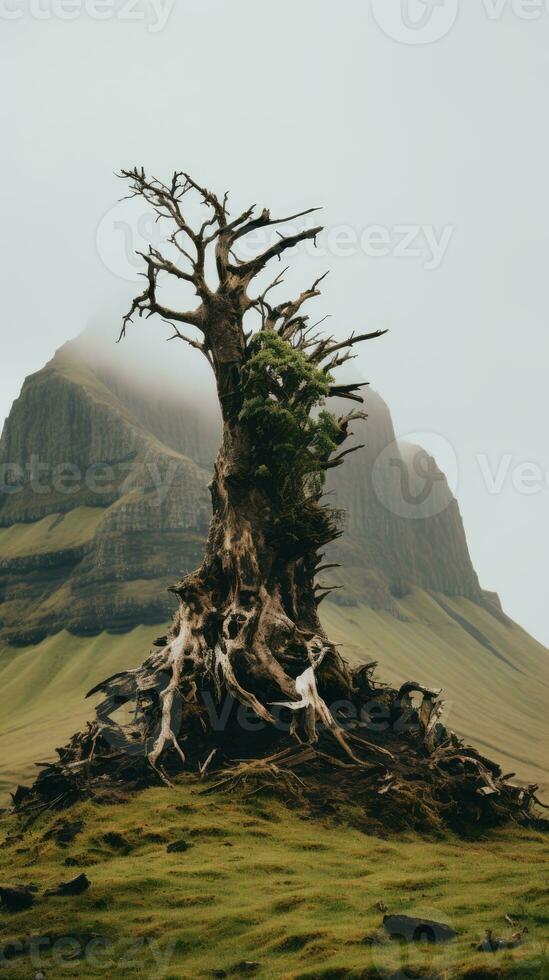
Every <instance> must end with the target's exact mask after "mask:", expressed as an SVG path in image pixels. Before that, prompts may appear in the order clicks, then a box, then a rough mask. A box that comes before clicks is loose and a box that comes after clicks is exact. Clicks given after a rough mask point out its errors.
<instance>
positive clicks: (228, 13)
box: [0, 0, 549, 645]
mask: <svg viewBox="0 0 549 980" xmlns="http://www.w3.org/2000/svg"><path fill="white" fill-rule="evenodd" d="M69 17H70V19H68V18H69ZM548 41H549V13H548V12H547V10H546V5H545V3H544V2H542V0H540V3H539V4H537V3H536V0H534V2H533V3H531V2H529V3H527V2H526V0H525V2H524V3H523V4H521V3H520V2H518V0H514V2H513V3H511V2H505V0H477V2H475V3H470V2H467V3H465V0H462V2H461V3H460V2H459V0H443V2H442V4H436V5H434V6H433V5H432V4H430V3H426V2H424V0H402V4H401V0H339V2H338V3H335V2H334V0H328V2H327V0H291V2H289V0H276V2H274V0H271V2H266V0H263V2H259V0H230V2H229V0H219V2H216V0H192V2H189V0H176V3H174V4H173V5H172V4H171V3H170V0H156V3H153V2H152V0H150V2H147V0H141V3H134V2H133V0H132V2H130V0H40V2H38V0H0V51H1V65H2V67H1V72H2V75H3V78H2V91H3V94H4V98H3V100H2V107H1V109H0V116H1V124H2V145H3V151H4V152H3V168H2V169H3V179H2V181H1V182H0V194H1V197H2V202H1V204H2V242H1V249H2V256H1V269H2V277H3V286H2V296H3V303H2V327H1V329H2V348H1V350H2V357H1V363H0V416H1V418H3V417H4V416H5V415H6V414H7V413H8V412H9V409H10V405H11V402H12V401H13V399H14V398H15V397H16V396H17V394H18V392H19V390H20V387H21V383H22V381H23V379H24V378H25V376H26V375H28V374H30V373H31V372H33V371H35V370H37V369H39V368H40V367H41V366H42V365H43V364H44V362H45V361H46V360H47V359H48V358H49V357H51V355H52V354H53V352H54V351H55V349H56V348H57V347H58V346H60V345H61V344H62V343H63V342H64V341H65V340H66V339H67V338H69V337H71V336H73V335H75V334H77V333H79V332H80V331H81V330H82V329H83V328H84V327H85V326H86V324H87V322H88V321H89V318H90V316H94V315H97V314H98V313H100V314H101V315H103V316H104V317H107V318H110V317H112V321H113V334H114V331H115V327H116V322H117V318H118V315H119V313H120V312H121V311H122V308H123V306H124V305H125V303H126V302H127V301H128V300H129V298H130V297H131V295H132V294H133V291H134V289H135V266H134V265H133V263H132V259H131V249H132V247H134V245H135V244H137V247H142V246H143V243H144V237H143V236H146V235H147V229H148V228H149V225H148V223H147V216H146V214H145V215H143V214H141V213H140V212H138V213H136V212H135V211H132V210H131V209H128V206H127V205H121V206H119V207H118V208H116V207H114V209H113V206H114V205H115V202H116V199H117V197H118V196H119V194H120V191H121V185H120V182H119V181H117V180H116V179H115V178H114V177H113V171H115V170H116V169H117V168H120V167H123V166H132V165H133V164H134V163H138V164H143V165H144V166H145V167H147V168H150V169H151V170H152V171H153V172H154V173H155V174H156V175H159V176H160V175H168V174H169V173H170V172H171V171H172V170H173V169H174V168H181V169H186V170H189V171H191V172H192V173H193V174H194V175H195V176H196V178H197V179H198V180H200V181H202V182H204V183H206V184H208V185H209V186H211V187H212V188H213V189H218V190H219V191H223V190H225V189H226V188H230V189H231V191H232V193H233V197H234V202H235V208H236V207H237V206H238V205H242V206H244V205H246V204H249V203H253V202H258V204H260V205H262V206H263V205H268V206H270V207H271V209H272V210H273V212H274V211H276V212H278V213H280V214H284V213H287V212H288V211H289V212H291V211H294V210H298V209H301V208H305V207H309V206H312V205H317V204H322V205H323V206H324V213H323V215H322V221H323V222H324V224H325V226H326V228H327V230H328V233H327V235H325V236H324V237H323V238H322V239H321V240H320V241H319V245H320V246H321V248H320V254H319V255H318V256H317V257H313V255H312V254H307V253H305V254H303V256H302V257H300V258H299V260H294V272H293V276H294V279H295V282H296V283H297V282H298V281H299V282H300V283H303V285H306V284H308V283H309V280H310V279H311V276H313V277H314V276H315V275H316V274H320V273H321V272H323V271H324V270H325V269H326V268H328V267H329V268H331V270H332V272H331V276H330V277H329V279H328V280H327V281H326V284H325V286H326V288H325V294H324V299H323V300H322V301H321V302H320V303H319V301H317V304H318V305H317V309H318V313H319V316H320V315H322V314H323V313H325V312H326V313H327V312H329V313H331V314H332V321H331V325H332V329H333V330H334V331H340V330H341V331H343V330H346V331H348V330H351V329H359V328H368V327H370V326H374V327H376V326H379V325H386V326H389V327H390V334H389V335H388V337H387V338H386V339H384V340H383V341H381V342H378V343H376V345H368V346H367V347H366V348H365V349H364V350H363V351H362V353H361V355H360V361H359V364H360V369H361V371H362V372H363V373H364V374H365V375H366V376H367V377H368V378H369V379H370V380H371V381H372V383H373V384H374V386H375V387H376V388H377V389H378V390H379V391H380V393H381V394H382V395H383V396H384V397H385V399H386V400H387V401H388V403H389V405H390V407H391V409H392V412H393V416H394V420H395V426H396V429H397V432H398V433H399V434H400V435H401V436H403V437H406V436H409V437H410V438H411V440H412V441H416V442H417V441H419V442H423V443H425V444H426V445H427V447H428V448H433V449H434V451H435V452H436V454H437V459H438V461H439V463H440V464H441V466H442V467H443V468H446V469H449V470H450V471H451V472H452V474H454V475H457V479H456V480H454V476H452V480H453V482H457V487H456V489H457V495H458V498H459V502H460V505H461V509H462V513H463V516H464V521H465V525H466V529H467V533H468V539H469V544H470V548H471V552H472V556H473V560H474V563H475V565H476V568H477V570H478V573H479V575H480V578H481V582H482V584H483V585H484V586H485V587H486V588H489V589H494V590H497V591H498V592H499V593H500V595H501V598H502V601H503V603H504V606H505V608H506V610H507V611H508V613H509V614H510V615H511V616H513V617H514V618H515V619H517V620H518V621H519V622H520V623H521V624H523V625H524V626H525V627H526V628H528V629H529V630H530V631H531V632H532V633H533V634H534V635H535V636H537V637H538V638H539V639H541V640H543V641H544V642H545V643H546V644H548V645H549V617H548V615H547V571H546V555H547V531H548V513H549V446H548V440H547V421H548V414H549V413H548V407H549V404H548V403H549V394H548V385H547V370H548V353H549V341H548V339H547V317H548V312H547V307H548V304H547V281H548V272H547V254H548V244H549V241H548V239H549V227H548V221H549V211H548V202H549V141H548V138H547V108H546V100H547V90H548V83H549V44H548ZM132 280H133V281H132ZM131 342H132V341H131V338H130V339H129V340H128V343H131ZM178 353H179V352H178ZM181 356H182V357H183V349H182V348H181ZM196 356H198V355H196ZM454 463H456V465H454ZM524 464H529V468H525V466H524Z"/></svg>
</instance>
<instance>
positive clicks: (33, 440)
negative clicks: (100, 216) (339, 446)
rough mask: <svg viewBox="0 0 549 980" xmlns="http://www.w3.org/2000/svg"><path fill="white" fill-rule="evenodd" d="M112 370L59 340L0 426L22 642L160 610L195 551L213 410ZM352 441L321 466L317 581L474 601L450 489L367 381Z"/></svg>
mask: <svg viewBox="0 0 549 980" xmlns="http://www.w3.org/2000/svg"><path fill="white" fill-rule="evenodd" d="M181 388H182V390H181V394H173V393H172V394H168V395H167V394H165V393H164V392H163V391H162V390H161V389H160V387H159V386H158V387H157V388H154V387H153V388H152V389H151V388H146V387H144V386H143V385H140V384H139V383H137V382H136V381H132V380H131V379H130V380H128V378H127V377H126V378H122V377H121V376H120V374H116V373H115V372H114V371H113V370H112V369H111V368H107V367H105V362H104V361H103V362H99V361H97V362H95V361H94V358H93V356H92V355H91V354H90V348H89V346H87V345H82V344H81V343H79V342H78V341H76V342H72V343H70V344H67V345H66V346H65V347H64V348H62V349H61V351H59V352H58V353H57V355H56V356H55V358H54V359H53V360H52V361H51V362H50V363H49V364H48V365H46V367H45V368H44V369H43V370H42V371H39V372H38V373H37V374H35V375H33V376H31V377H30V378H28V379H27V380H26V382H25V384H24V386H23V389H22V392H21V395H20V397H19V398H18V399H17V401H16V402H15V403H14V405H13V408H12V411H11V414H10V416H9V418H8V420H7V422H6V424H5V427H4V431H3V434H2V439H1V441H0V467H1V470H0V472H2V474H3V484H4V485H3V487H2V488H1V490H2V492H0V637H1V638H3V639H4V640H7V641H8V642H12V643H19V644H21V643H29V642H36V641H39V640H40V639H42V638H43V637H44V636H45V635H48V634H50V633H55V632H57V631H58V630H60V629H63V628H68V629H70V630H72V631H73V632H75V633H80V634H82V633H95V632H99V631H101V630H103V629H111V630H125V629H128V628H131V627H133V626H135V625H137V624H139V623H152V622H163V621H165V619H166V618H167V616H168V615H169V614H170V612H171V609H172V607H173V602H172V600H171V597H170V596H169V595H168V594H167V592H166V588H167V586H168V585H169V584H170V583H171V582H173V581H174V580H175V579H176V578H178V577H180V576H181V575H182V574H184V573H185V572H187V571H189V570H191V569H192V568H193V567H196V565H197V564H198V563H199V562H200V559H201V554H202V548H203V542H204V537H205V535H206V533H207V528H208V522H209V513H210V502H209V494H208V489H207V486H208V481H209V473H210V471H211V466H212V462H213V458H214V454H215V449H216V445H217V441H218V437H219V424H218V421H217V416H216V414H215V410H214V409H213V408H212V409H211V410H210V409H209V408H203V409H202V410H200V411H198V410H197V409H196V408H194V407H193V403H192V402H191V400H190V399H189V398H188V397H187V398H186V394H185V384H184V381H182V385H181ZM367 410H368V412H369V415H370V419H369V422H368V423H367V424H366V426H365V427H364V428H362V430H361V432H360V436H361V441H365V442H366V443H367V446H366V449H364V450H362V451H361V452H359V453H356V454H354V455H352V456H351V457H350V458H349V459H348V461H347V463H346V465H345V466H344V467H342V468H340V469H338V470H336V471H335V472H334V475H333V478H332V481H331V485H330V487H329V488H328V489H329V490H330V491H333V493H334V496H335V500H336V502H337V505H338V506H339V507H341V508H342V509H344V511H345V517H344V522H345V533H344V535H343V537H342V539H341V540H340V542H339V543H338V544H337V547H335V548H334V549H333V555H334V558H335V559H336V560H339V561H341V562H342V563H343V566H344V567H343V568H342V569H341V570H340V571H338V572H336V573H335V575H330V581H329V582H328V583H327V584H337V585H339V586H340V590H339V591H337V592H335V593H334V594H333V595H334V599H335V601H336V602H338V603H339V604H340V605H352V604H353V603H355V602H357V601H358V600H361V601H364V602H366V603H367V604H369V605H370V606H372V607H373V608H381V609H385V610H388V611H390V612H393V613H394V615H400V614H399V612H398V609H397V605H396V602H395V599H398V598H400V597H402V596H404V595H405V594H406V592H407V590H409V589H410V588H411V587H412V586H414V585H419V586H421V587H422V588H426V589H431V590H434V591H437V592H442V593H445V594H446V595H449V596H466V597H468V598H470V599H473V600H475V601H482V593H481V591H480V588H479V584H478V580H477V577H476V574H475V572H474V569H473V567H472V564H471V560H470V557H469V553H468V549H467V543H466V539H465V534H464V530H463V525H462V522H461V517H460V514H459V508H458V505H457V502H456V501H455V500H454V499H453V497H452V495H451V493H450V491H449V489H448V486H447V483H446V480H445V479H444V477H443V475H442V474H441V473H440V471H438V469H437V468H436V464H435V463H434V461H433V460H430V459H429V457H427V456H426V454H424V453H423V452H422V450H418V449H417V448H413V447H412V448H410V447H408V448H405V447H401V446H398V445H397V444H396V442H395V436H394V431H393V425H392V421H391V417H390V413H389V410H388V408H387V406H386V405H385V403H384V402H383V400H382V399H381V398H380V397H379V396H378V395H376V394H375V393H372V392H370V394H369V395H368V396H367Z"/></svg>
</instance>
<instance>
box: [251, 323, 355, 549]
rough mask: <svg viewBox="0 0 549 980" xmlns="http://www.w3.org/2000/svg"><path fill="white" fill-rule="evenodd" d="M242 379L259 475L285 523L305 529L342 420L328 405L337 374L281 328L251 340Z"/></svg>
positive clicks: (321, 484) (256, 473)
mask: <svg viewBox="0 0 549 980" xmlns="http://www.w3.org/2000/svg"><path fill="white" fill-rule="evenodd" d="M242 380H243V387H244V403H243V407H242V410H241V412H240V418H241V420H242V421H243V422H246V423H248V425H249V427H250V429H251V430H252V432H253V440H252V441H253V446H254V457H255V463H256V467H257V468H256V471H255V476H256V478H257V479H258V480H259V481H261V482H262V483H263V484H264V485H266V486H268V487H269V489H270V492H271V493H273V494H276V496H277V499H278V504H279V510H281V512H282V513H283V515H284V516H283V518H282V520H283V522H284V523H285V524H286V525H289V524H291V523H292V522H294V523H295V524H296V525H297V523H299V525H300V530H299V533H303V532H304V528H303V521H305V524H307V523H308V520H310V518H311V517H312V512H311V511H310V510H309V514H308V517H307V513H306V511H307V507H309V508H311V507H312V506H313V505H314V504H316V503H317V502H318V500H319V498H320V496H321V494H322V488H323V485H324V478H325V466H326V463H327V462H328V460H329V458H330V456H331V454H332V453H333V452H334V450H335V449H336V447H337V444H338V442H337V440H338V436H339V433H340V429H339V425H338V421H337V419H336V417H335V415H333V414H332V413H331V412H328V411H327V410H326V409H325V408H323V406H324V404H325V399H326V396H327V395H328V393H329V389H330V385H331V384H332V382H333V379H332V377H331V376H330V375H329V374H327V373H326V372H325V371H323V370H322V369H320V368H319V367H317V365H316V364H314V363H313V362H312V361H311V360H310V359H309V358H307V356H306V355H305V354H303V353H302V352H301V351H299V350H296V349H295V348H294V347H292V345H291V344H289V343H288V342H287V341H285V340H283V339H282V338H281V337H280V336H279V335H278V334H277V333H275V332H274V331H263V332H261V333H259V334H257V335H256V336H255V337H254V338H253V340H252V341H251V343H250V356H249V358H248V361H247V363H246V366H245V368H244V371H243V379H242ZM316 409H321V410H320V411H319V412H318V413H317V414H315V410H316ZM280 505H281V507H280ZM304 509H305V513H304ZM316 511H317V514H318V515H320V514H321V513H322V512H321V511H320V510H319V509H318V508H316ZM279 522H280V521H279ZM294 532H295V533H297V526H296V527H295V528H294Z"/></svg>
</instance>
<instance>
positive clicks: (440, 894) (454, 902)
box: [0, 780, 549, 980]
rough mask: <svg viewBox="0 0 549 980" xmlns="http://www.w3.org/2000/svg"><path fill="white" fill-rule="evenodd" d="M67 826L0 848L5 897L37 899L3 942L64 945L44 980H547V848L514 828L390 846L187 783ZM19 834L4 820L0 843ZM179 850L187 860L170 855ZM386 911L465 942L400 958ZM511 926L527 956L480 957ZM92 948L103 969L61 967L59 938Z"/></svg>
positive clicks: (25, 965) (393, 840) (89, 964)
mask: <svg viewBox="0 0 549 980" xmlns="http://www.w3.org/2000/svg"><path fill="white" fill-rule="evenodd" d="M64 816H65V817H66V816H68V818H69V819H70V820H77V819H79V820H82V822H83V830H82V832H81V833H80V834H79V835H78V836H77V837H76V838H75V840H74V841H73V843H71V844H69V845H68V846H66V847H62V846H59V845H58V844H57V843H56V842H55V840H54V839H52V838H51V837H47V831H48V830H49V829H51V826H52V824H53V823H55V821H57V820H59V819H60V817H59V816H57V817H54V818H50V819H49V820H48V821H46V822H44V821H42V822H40V823H39V824H37V825H35V826H34V828H33V829H32V830H31V831H27V832H26V833H25V834H23V835H22V836H20V837H17V838H16V839H13V837H12V840H11V843H9V844H8V845H7V846H6V845H4V846H0V883H2V884H7V883H14V882H25V883H31V882H32V883H34V884H36V885H37V886H38V887H39V889H40V894H39V895H38V896H37V899H36V904H35V907H34V908H33V909H31V910H29V911H27V912H24V913H20V914H17V915H8V914H7V913H0V930H1V935H2V938H3V941H4V942H7V941H12V942H13V941H21V940H24V939H25V938H28V937H29V936H30V935H31V934H32V933H33V932H34V933H38V934H39V935H40V936H42V937H46V939H47V940H50V941H54V942H55V941H57V946H56V948H55V950H54V957H55V958H54V959H53V960H52V958H51V952H47V947H46V945H44V949H43V952H42V953H41V956H42V959H41V965H42V966H43V967H44V968H45V970H46V973H47V976H48V977H55V978H58V977H67V978H70V977H78V978H86V977H95V976H110V977H115V978H119V977H120V978H122V977H127V976H133V975H137V976H144V977H147V978H155V977H164V978H173V980H175V978H189V980H190V978H195V977H208V976H213V975H214V974H215V971H221V970H223V971H225V972H226V973H227V974H229V975H239V972H240V971H238V970H236V971H235V972H234V973H233V972H232V971H233V970H234V969H235V967H236V966H237V964H239V963H241V962H242V961H252V962H257V963H259V967H258V968H257V971H256V973H255V975H256V976H258V977H261V978H288V980H289V978H297V977H301V978H309V980H312V978H325V980H328V978H332V980H335V978H339V977H349V978H359V977H364V978H366V977H370V978H374V977H379V976H386V977H389V976H391V977H395V978H396V977H406V976H424V977H444V978H453V977H466V976H469V977H485V976H494V977H496V976H497V977H520V976H523V975H524V976H535V977H549V960H548V958H547V949H548V942H549V912H548V910H547V898H548V897H549V883H548V879H547V859H548V857H549V836H547V835H543V834H541V833H539V832H535V831H528V832H525V831H521V830H520V829H518V828H515V829H512V830H506V831H499V832H497V833H493V834H491V835H490V836H487V837H486V838H483V839H479V840H477V841H468V842H464V841H461V840H458V839H456V838H453V837H447V838H442V839H427V840H426V839H422V838H419V837H416V836H414V835H406V836H399V837H388V838H387V839H381V838H379V837H371V836H366V835H364V834H362V833H360V832H359V831H357V830H354V829H352V828H350V827H348V826H347V825H336V824H335V823H334V822H333V821H331V820H328V819H326V820H324V819H322V820H321V819H318V818H312V817H310V816H309V815H308V814H307V813H306V812H305V811H302V810H300V809H299V808H292V809H289V808H287V807H286V806H285V805H283V804H282V803H281V802H279V801H276V800H273V799H267V798H262V799H259V798H256V799H255V800H249V801H247V802H244V801H241V800H239V799H235V798H234V797H228V796H221V795H219V794H209V795H205V794H204V793H203V792H202V784H198V783H196V782H194V781H192V780H187V781H186V782H185V783H182V784H181V785H179V786H178V787H176V788H175V789H173V790H167V789H161V790H150V791H147V792H145V793H143V794H141V795H138V796H135V797H134V798H133V799H132V801H131V802H130V803H128V804H122V805H117V806H114V805H109V806H102V807H98V806H94V805H92V804H89V803H88V804H85V805H82V806H79V807H77V808H74V809H73V810H71V811H70V812H69V813H68V815H64ZM14 831H15V826H14V821H13V818H9V819H8V820H7V821H5V822H4V833H11V834H12V835H13V834H14ZM1 836H2V832H1V829H0V838H1ZM181 839H184V840H185V841H187V842H188V843H189V844H190V845H191V846H190V847H189V849H188V850H187V851H186V852H185V853H179V854H175V853H172V854H168V853H167V850H166V848H167V845H168V844H169V843H170V842H174V841H177V840H181ZM81 871H85V872H86V874H87V875H88V877H89V878H90V880H91V882H92V886H91V888H90V889H89V891H88V892H86V893H85V894H84V895H83V896H80V897H77V898H49V899H44V898H43V897H41V893H42V891H43V889H44V888H47V887H51V886H54V885H56V884H58V883H59V882H60V881H62V880H67V878H69V877H71V876H73V875H75V874H77V873H80V872H81ZM378 901H382V902H384V903H385V904H386V905H387V906H388V908H389V910H390V912H405V913H407V914H411V915H415V914H417V915H430V916H431V917H435V918H438V919H439V920H441V921H447V922H448V923H450V924H451V925H452V926H453V927H454V929H456V931H457V933H458V939H457V940H456V941H455V942H452V943H450V944H448V945H446V946H440V947H435V948H428V947H419V948H412V949H411V950H410V949H408V950H403V949H402V948H401V947H400V946H399V945H395V944H393V943H391V942H389V941H388V940H386V938H385V937H384V934H383V930H382V929H381V923H382V914H381V913H380V911H379V910H378V909H377V908H376V903H377V902H378ZM505 914H511V915H512V916H514V917H515V918H516V920H517V921H518V922H519V923H520V924H521V925H528V928H529V934H528V937H527V942H526V943H525V945H524V946H523V947H522V948H520V949H518V950H515V951H513V952H512V953H501V954H496V955H490V954H478V953H476V952H474V951H473V949H472V948H471V944H472V943H474V942H477V941H478V940H479V939H480V938H481V937H482V935H483V933H484V930H485V929H486V928H488V927H491V928H494V930H495V932H496V934H497V935H508V934H509V932H510V927H509V926H508V925H507V923H506V922H505V921H504V916H505ZM92 936H95V937H104V938H106V939H108V940H110V941H111V942H112V944H113V945H112V947H111V948H109V949H107V950H106V951H105V952H103V953H101V951H100V950H99V951H97V944H96V949H95V954H94V946H93V945H92V946H91V947H90V949H89V951H90V953H91V954H92V956H93V955H96V957H97V963H99V962H100V956H102V957H103V959H102V961H101V962H103V964H104V961H105V958H106V959H108V960H109V961H110V963H111V965H110V967H109V969H106V968H105V966H104V965H103V966H102V967H100V966H98V965H97V963H95V965H94V961H93V960H91V961H90V960H88V959H84V960H78V961H72V962H64V963H63V962H62V959H61V957H62V955H63V952H65V953H67V952H68V951H70V948H71V947H70V946H69V945H67V944H65V945H63V943H60V942H59V940H60V939H62V937H68V938H69V939H70V938H71V937H72V940H73V950H74V949H78V946H79V945H80V946H84V945H86V943H87V942H89V941H90V937H92ZM372 939H373V940H374V943H373V945H369V944H368V940H372ZM75 942H76V946H75V945H74V943H75ZM50 945H51V942H50ZM406 957H407V958H408V959H409V965H408V966H407V967H406V962H407V960H406ZM158 961H160V965H159V962H158ZM37 965H40V964H38V962H35V963H30V962H29V958H28V955H27V956H22V957H20V958H17V959H14V960H11V961H10V964H9V967H8V969H7V970H6V976H9V977H10V978H12V977H13V978H28V977H31V976H33V975H34V971H35V970H36V969H37ZM412 967H414V968H415V969H416V970H419V971H420V972H419V973H417V972H416V973H415V974H414V973H413V972H412ZM383 971H386V972H383ZM403 971H404V972H403ZM527 971H528V972H527Z"/></svg>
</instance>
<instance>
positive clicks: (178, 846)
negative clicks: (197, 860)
mask: <svg viewBox="0 0 549 980" xmlns="http://www.w3.org/2000/svg"><path fill="white" fill-rule="evenodd" d="M189 847H192V844H188V843H187V841H186V840H174V841H173V843H171V844H168V846H167V848H166V850H167V852H168V854H183V852H184V851H188V850H189Z"/></svg>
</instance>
